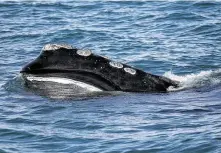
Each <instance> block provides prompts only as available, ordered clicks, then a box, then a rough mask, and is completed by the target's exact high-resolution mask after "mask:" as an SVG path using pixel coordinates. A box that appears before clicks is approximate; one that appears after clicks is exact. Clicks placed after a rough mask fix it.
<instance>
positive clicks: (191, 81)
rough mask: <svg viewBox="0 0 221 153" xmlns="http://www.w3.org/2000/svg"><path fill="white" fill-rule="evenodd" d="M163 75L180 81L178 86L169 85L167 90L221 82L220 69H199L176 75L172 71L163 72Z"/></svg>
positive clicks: (198, 86) (212, 84)
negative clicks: (199, 70) (196, 71)
mask: <svg viewBox="0 0 221 153" xmlns="http://www.w3.org/2000/svg"><path fill="white" fill-rule="evenodd" d="M164 76H165V77H167V78H170V79H171V80H175V81H178V82H180V87H179V88H173V87H170V88H169V89H168V91H179V90H184V89H190V88H200V87H205V86H214V85H218V84H220V83H221V69H218V70H215V71H213V70H209V71H201V72H199V73H191V74H186V75H176V74H173V72H172V71H168V72H166V73H164Z"/></svg>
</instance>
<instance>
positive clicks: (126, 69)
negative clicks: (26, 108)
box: [124, 67, 136, 75]
mask: <svg viewBox="0 0 221 153" xmlns="http://www.w3.org/2000/svg"><path fill="white" fill-rule="evenodd" d="M124 71H125V72H127V73H130V74H132V75H135V74H136V70H134V69H132V68H129V67H125V68H124Z"/></svg>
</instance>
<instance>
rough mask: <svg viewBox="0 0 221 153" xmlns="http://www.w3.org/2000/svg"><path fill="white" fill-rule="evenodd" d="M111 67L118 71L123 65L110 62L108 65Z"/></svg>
mask: <svg viewBox="0 0 221 153" xmlns="http://www.w3.org/2000/svg"><path fill="white" fill-rule="evenodd" d="M109 64H110V65H111V66H112V67H116V68H118V69H122V68H123V67H124V66H123V64H121V63H118V62H113V61H112V62H110V63H109Z"/></svg>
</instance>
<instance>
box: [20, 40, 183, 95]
mask: <svg viewBox="0 0 221 153" xmlns="http://www.w3.org/2000/svg"><path fill="white" fill-rule="evenodd" d="M21 73H22V76H23V78H24V80H25V81H27V82H29V83H30V82H33V83H34V82H36V81H37V82H38V83H39V82H41V81H43V82H45V81H49V82H51V83H53V82H59V83H65V84H68V83H70V84H75V85H77V86H80V87H81V88H88V90H90V91H126V92H166V91H167V89H168V88H169V87H175V88H176V87H178V86H179V82H176V81H173V80H171V79H169V78H166V77H163V76H157V75H153V74H150V73H146V72H144V71H142V70H139V69H136V68H133V67H131V66H129V65H126V64H122V63H119V62H115V61H112V60H110V59H108V58H106V57H103V56H99V55H96V54H93V53H92V52H91V51H89V50H81V49H77V48H73V47H72V46H70V45H59V44H47V45H45V46H44V47H43V49H42V51H41V53H40V55H39V56H38V57H37V58H36V59H34V60H33V61H32V62H30V63H28V64H27V65H26V66H24V67H23V68H22V70H21ZM62 79H63V80H64V79H65V80H66V81H61V80H62ZM43 82H42V83H43ZM60 90H62V89H60Z"/></svg>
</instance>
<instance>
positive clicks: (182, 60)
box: [0, 0, 221, 153]
mask: <svg viewBox="0 0 221 153" xmlns="http://www.w3.org/2000/svg"><path fill="white" fill-rule="evenodd" d="M47 43H68V44H71V45H73V46H76V47H78V48H86V49H90V50H92V51H93V52H94V53H96V54H100V55H104V56H108V57H109V58H111V59H113V60H116V61H120V62H123V63H127V64H129V65H132V66H134V67H136V68H139V69H142V70H144V71H147V72H149V73H153V74H157V75H164V76H167V77H169V78H171V79H173V80H177V81H180V82H181V85H182V86H181V87H180V88H179V89H178V90H177V89H172V88H170V89H168V90H169V92H168V93H146V94H144V93H142V94H141V93H117V94H104V95H101V96H98V95H97V96H88V97H80V98H79V97H78V98H65V97H50V96H47V95H40V94H38V93H36V92H35V91H33V90H29V89H27V88H25V87H24V82H23V81H22V79H21V77H20V74H19V71H20V70H21V68H22V67H23V66H24V65H25V64H26V63H28V62H29V61H31V60H33V59H34V58H35V57H36V56H37V55H38V54H39V52H40V51H41V48H42V47H43V46H44V45H45V44H47ZM220 59H221V1H209V0H208V1H203V0H192V1H178V0H173V1H141V0H136V1H135V0H134V1H133V0H131V1H120V0H107V1H97V0H91V1H74V0H63V1H62V0H56V1H55V0H54V1H52V0H51V1H46V0H1V1H0V152H1V153H15V152H16V153H17V152H18V153H20V152H21V153H25V152H32V153H42V152H59V153H66V152H70V153H73V152H80V153H81V152H82V153H92V152H105V153H110V152H116V153H117V152H124V153H158V152H159V153H176V152H179V153H205V152H211V153H220V152H221V100H220V99H221V60H220Z"/></svg>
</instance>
